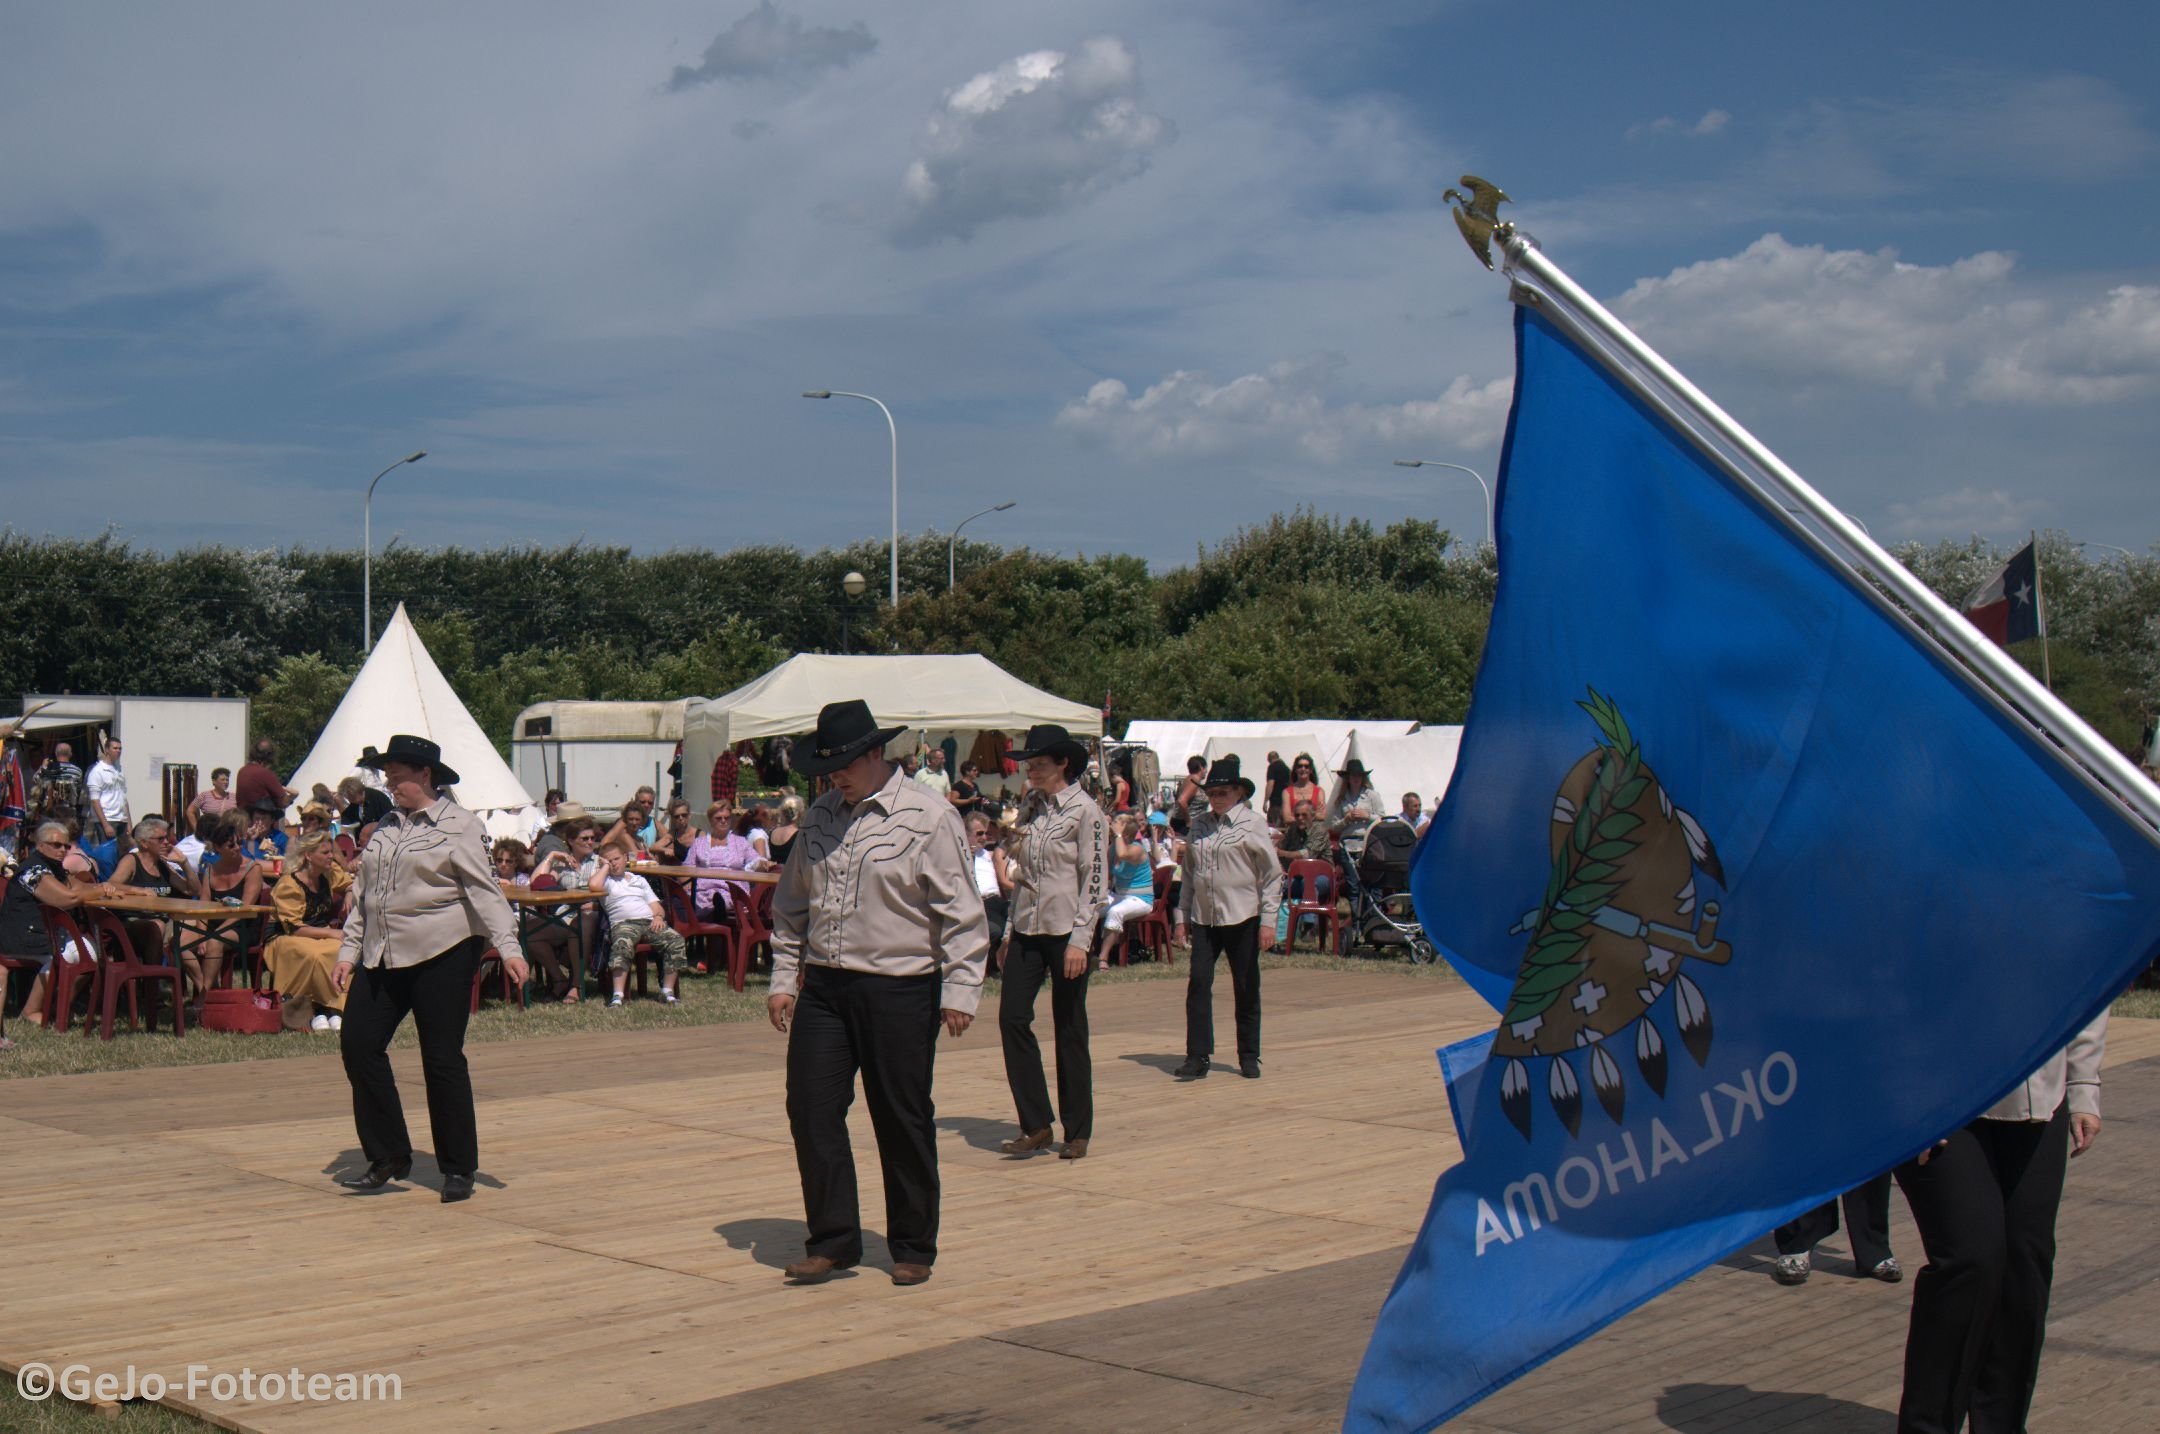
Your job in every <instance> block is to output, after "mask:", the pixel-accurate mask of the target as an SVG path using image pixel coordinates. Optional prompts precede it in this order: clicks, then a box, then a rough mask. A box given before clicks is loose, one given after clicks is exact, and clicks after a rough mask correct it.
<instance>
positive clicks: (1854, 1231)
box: [1771, 1162, 1932, 1274]
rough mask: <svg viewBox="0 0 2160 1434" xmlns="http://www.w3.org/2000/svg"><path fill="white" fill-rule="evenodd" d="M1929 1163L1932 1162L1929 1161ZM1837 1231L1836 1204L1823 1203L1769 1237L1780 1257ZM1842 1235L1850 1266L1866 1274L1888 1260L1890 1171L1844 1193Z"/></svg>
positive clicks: (1810, 1247) (1806, 1249) (1808, 1247)
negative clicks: (1849, 1247)
mask: <svg viewBox="0 0 2160 1434" xmlns="http://www.w3.org/2000/svg"><path fill="white" fill-rule="evenodd" d="M1931 1163H1932V1162H1931ZM1837 1231H1838V1202H1837V1201H1835V1200H1825V1201H1823V1203H1822V1204H1820V1205H1817V1206H1816V1207H1815V1208H1814V1209H1812V1210H1810V1211H1808V1212H1807V1213H1806V1214H1805V1215H1802V1216H1801V1217H1800V1218H1799V1219H1797V1220H1791V1221H1788V1222H1786V1223H1785V1224H1783V1225H1780V1226H1778V1227H1777V1229H1776V1230H1775V1231H1774V1232H1772V1234H1771V1238H1772V1239H1774V1240H1776V1241H1777V1252H1778V1253H1779V1254H1781V1255H1805V1254H1807V1253H1808V1252H1810V1251H1812V1250H1813V1249H1814V1248H1815V1247H1816V1246H1817V1245H1819V1244H1821V1243H1822V1242H1823V1241H1825V1240H1827V1239H1829V1238H1830V1237H1831V1236H1832V1235H1835V1234H1836V1233H1837ZM1845 1234H1846V1238H1847V1239H1849V1240H1851V1241H1852V1256H1853V1263H1854V1264H1855V1265H1858V1266H1859V1267H1860V1273H1861V1274H1866V1273H1867V1272H1868V1271H1869V1270H1872V1269H1874V1268H1875V1267H1876V1266H1877V1265H1879V1264H1881V1263H1882V1262H1883V1261H1884V1260H1887V1259H1889V1258H1890V1172H1889V1171H1887V1170H1885V1171H1884V1172H1883V1173H1882V1174H1880V1175H1878V1176H1876V1177H1875V1178H1874V1179H1873V1180H1870V1181H1868V1182H1867V1183H1866V1184H1865V1185H1856V1186H1854V1187H1853V1188H1852V1189H1850V1190H1848V1191H1846V1192H1845Z"/></svg>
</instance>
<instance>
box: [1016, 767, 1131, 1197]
mask: <svg viewBox="0 0 2160 1434" xmlns="http://www.w3.org/2000/svg"><path fill="white" fill-rule="evenodd" d="M1013 758H1014V760H1016V761H1018V762H1020V763H1021V764H1022V768H1021V769H1022V770H1023V771H1024V772H1026V774H1027V782H1028V792H1027V796H1026V798H1025V799H1023V800H1022V802H1021V803H1020V821H1019V824H1018V826H1017V828H1016V829H1015V831H1014V834H1013V837H1012V839H1011V840H1010V841H1009V842H1008V843H1007V850H1008V851H1009V852H1010V854H1011V857H1012V867H1013V893H1012V916H1011V920H1010V921H1009V922H1008V928H1009V930H1010V931H1011V933H1012V934H1011V937H1010V942H1011V944H1010V945H1009V946H1008V947H1007V950H1006V955H1005V967H1004V980H1005V985H1004V990H1003V993H1002V994H1001V995H1000V996H999V998H998V1034H999V1036H1000V1037H1001V1038H1002V1039H1003V1042H1004V1046H1005V1080H1006V1082H1007V1083H1008V1084H1009V1085H1011V1086H1012V1093H1013V1104H1014V1106H1015V1107H1017V1108H1018V1110H1019V1115H1020V1135H1019V1138H1018V1139H1015V1140H1008V1141H1006V1142H1005V1143H1004V1145H1002V1146H1000V1147H999V1148H1000V1149H1002V1150H1003V1151H1004V1152H1005V1153H1006V1154H1007V1155H1032V1154H1033V1153H1035V1152H1036V1151H1038V1150H1040V1149H1042V1148H1043V1147H1044V1146H1046V1145H1048V1144H1049V1143H1050V1127H1051V1124H1052V1122H1053V1121H1054V1120H1055V1119H1056V1113H1055V1112H1054V1111H1052V1110H1051V1108H1050V1088H1049V1086H1048V1085H1047V1084H1046V1083H1045V1082H1044V1080H1043V1068H1042V1047H1041V1046H1040V1045H1039V1044H1037V1042H1036V1040H1035V996H1036V993H1037V992H1039V991H1041V990H1042V983H1043V977H1044V975H1045V974H1046V973H1047V974H1048V976H1049V977H1050V1017H1051V1022H1052V1024H1053V1025H1054V1026H1055V1028H1056V1032H1057V1035H1056V1040H1057V1077H1058V1104H1059V1105H1060V1106H1062V1107H1063V1108H1064V1111H1065V1148H1064V1149H1063V1150H1061V1151H1059V1152H1058V1154H1059V1158H1061V1159H1064V1160H1078V1159H1080V1158H1081V1157H1082V1156H1084V1155H1086V1154H1087V1148H1088V1140H1089V1139H1090V1137H1091V1136H1092V1135H1093V1134H1094V1124H1095V1086H1094V1072H1093V1068H1092V1066H1091V1064H1090V1062H1089V1058H1088V1022H1087V979H1088V948H1089V947H1090V946H1091V945H1092V944H1093V943H1094V940H1095V927H1096V924H1097V923H1098V922H1099V921H1100V920H1101V919H1102V912H1103V907H1104V906H1105V905H1106V904H1107V900H1108V893H1109V885H1108V877H1109V871H1108V865H1107V863H1108V855H1109V852H1108V848H1109V837H1108V833H1107V831H1106V829H1105V827H1104V822H1103V814H1102V808H1101V807H1099V806H1097V805H1096V804H1095V803H1094V802H1093V801H1091V800H1090V799H1089V797H1088V795H1087V793H1086V792H1085V791H1083V790H1081V788H1080V787H1079V786H1078V785H1077V782H1078V779H1079V776H1080V774H1081V773H1082V772H1083V771H1085V770H1086V769H1087V760H1088V753H1087V748H1086V746H1084V745H1083V744H1081V743H1080V742H1078V741H1076V740H1075V739H1074V738H1073V736H1072V734H1071V733H1069V732H1067V731H1066V730H1065V729H1064V728H1063V727H1057V726H1041V727H1035V728H1032V729H1030V730H1029V732H1028V734H1027V740H1026V741H1025V742H1023V743H1021V744H1020V746H1018V747H1016V748H1014V749H1013Z"/></svg>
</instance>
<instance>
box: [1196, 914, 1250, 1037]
mask: <svg viewBox="0 0 2160 1434" xmlns="http://www.w3.org/2000/svg"><path fill="white" fill-rule="evenodd" d="M1217 956H1220V957H1222V958H1223V960H1224V961H1225V962H1227V963H1228V964H1229V967H1230V991H1231V994H1232V996H1233V997H1234V998H1235V1000H1236V1002H1237V1051H1238V1055H1239V1056H1240V1057H1244V1056H1252V1057H1253V1058H1255V1059H1258V1058H1259V1055H1260V918H1259V917H1257V916H1255V917H1253V918H1252V919H1251V920H1250V921H1240V922H1239V923H1238V924H1237V925H1235V926H1200V925H1195V926H1193V928H1192V974H1191V976H1190V977H1189V978H1188V979H1187V980H1186V982H1185V1054H1186V1055H1188V1056H1212V1055H1214V1054H1215V958H1216V957H1217Z"/></svg>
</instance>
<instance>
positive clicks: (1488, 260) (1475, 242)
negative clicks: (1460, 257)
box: [1440, 174, 1514, 269]
mask: <svg viewBox="0 0 2160 1434" xmlns="http://www.w3.org/2000/svg"><path fill="white" fill-rule="evenodd" d="M1462 186H1463V189H1467V190H1469V191H1470V192H1469V193H1468V194H1467V195H1466V194H1464V193H1463V192H1462V190H1459V189H1450V190H1448V191H1447V192H1446V193H1445V194H1443V195H1441V196H1440V197H1441V198H1442V199H1451V200H1453V201H1454V202H1455V227H1456V228H1457V229H1460V230H1462V237H1463V242H1464V243H1465V244H1468V245H1469V246H1470V252H1471V253H1473V254H1475V255H1477V256H1478V262H1479V263H1481V264H1483V265H1484V266H1485V267H1486V268H1488V269H1490V268H1491V267H1492V266H1493V261H1492V239H1493V231H1494V230H1496V229H1498V230H1505V229H1506V228H1508V226H1507V225H1505V224H1503V223H1502V222H1501V219H1500V206H1501V205H1503V204H1510V203H1513V202H1514V201H1512V200H1510V199H1509V198H1508V197H1507V194H1506V193H1505V192H1504V191H1502V189H1501V188H1500V186H1499V185H1497V184H1494V183H1491V182H1490V181H1488V180H1483V179H1480V178H1478V177H1477V176H1476V175H1474V174H1466V175H1464V176H1463V177H1462ZM1501 237H1502V238H1503V239H1504V238H1506V237H1507V236H1506V235H1505V234H1504V233H1503V234H1502V235H1501Z"/></svg>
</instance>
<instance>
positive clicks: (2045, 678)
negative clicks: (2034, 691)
mask: <svg viewBox="0 0 2160 1434" xmlns="http://www.w3.org/2000/svg"><path fill="white" fill-rule="evenodd" d="M2032 550H2033V622H2034V625H2035V626H2037V627H2038V628H2039V629H2040V680H2041V681H2042V682H2045V683H2046V684H2047V690H2048V691H2050V692H2053V691H2054V690H2055V664H2054V663H2053V662H2050V661H2049V660H2048V640H2047V595H2046V592H2045V590H2044V589H2043V588H2042V587H2041V585H2040V535H2039V534H2038V533H2034V534H2033V535H2032Z"/></svg>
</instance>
